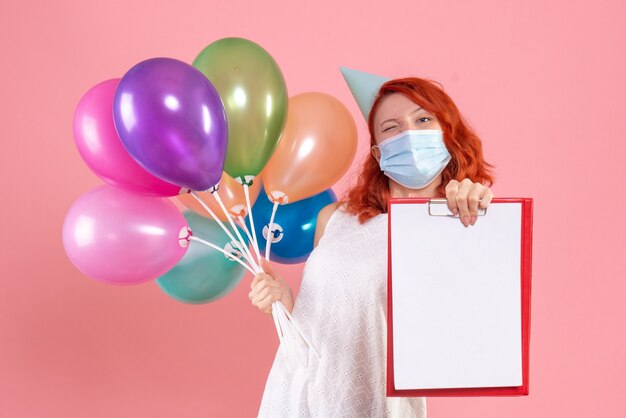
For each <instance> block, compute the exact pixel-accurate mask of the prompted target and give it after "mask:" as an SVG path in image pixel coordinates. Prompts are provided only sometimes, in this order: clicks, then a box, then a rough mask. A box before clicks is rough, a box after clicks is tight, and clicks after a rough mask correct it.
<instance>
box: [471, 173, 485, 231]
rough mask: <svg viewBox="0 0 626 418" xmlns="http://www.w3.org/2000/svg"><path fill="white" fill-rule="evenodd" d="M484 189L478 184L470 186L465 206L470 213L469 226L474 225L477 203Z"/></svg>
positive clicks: (476, 215)
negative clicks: (466, 205)
mask: <svg viewBox="0 0 626 418" xmlns="http://www.w3.org/2000/svg"><path fill="white" fill-rule="evenodd" d="M485 189H486V187H485V186H483V185H482V184H480V183H474V184H472V186H471V188H470V192H469V194H468V196H467V204H468V206H469V212H470V224H471V225H474V224H475V223H476V220H477V219H478V203H479V202H480V199H481V198H482V196H483V194H484V193H485Z"/></svg>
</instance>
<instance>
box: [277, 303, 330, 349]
mask: <svg viewBox="0 0 626 418" xmlns="http://www.w3.org/2000/svg"><path fill="white" fill-rule="evenodd" d="M284 313H285V315H286V316H287V319H288V320H289V323H291V324H292V325H293V326H294V328H295V329H296V331H297V332H298V334H300V337H302V339H303V340H304V342H305V343H306V344H307V345H308V346H309V347H310V348H311V350H313V352H314V353H315V354H316V355H317V357H318V358H319V357H321V356H320V354H319V353H318V352H317V350H316V349H315V348H314V347H313V344H311V342H310V341H309V340H308V338H307V337H305V335H304V333H303V332H302V330H301V329H300V327H299V326H298V324H297V322H296V320H295V319H293V316H291V314H290V313H289V311H288V310H287V309H284Z"/></svg>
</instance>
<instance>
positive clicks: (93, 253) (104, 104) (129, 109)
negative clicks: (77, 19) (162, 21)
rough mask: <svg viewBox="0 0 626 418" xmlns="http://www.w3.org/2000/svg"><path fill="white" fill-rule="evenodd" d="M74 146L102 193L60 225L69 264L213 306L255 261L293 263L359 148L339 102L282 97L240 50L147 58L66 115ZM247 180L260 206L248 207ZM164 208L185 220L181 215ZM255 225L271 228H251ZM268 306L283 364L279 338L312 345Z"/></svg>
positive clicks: (225, 47) (304, 252)
mask: <svg viewBox="0 0 626 418" xmlns="http://www.w3.org/2000/svg"><path fill="white" fill-rule="evenodd" d="M74 137H75V140H76V145H77V147H78V150H79V152H80V154H81V156H82V157H83V159H84V160H85V162H86V163H87V165H88V166H89V167H90V168H91V170H92V171H93V172H94V173H95V174H96V175H98V176H99V177H100V178H101V179H102V180H104V181H105V182H106V183H107V185H104V186H100V187H98V188H96V189H94V190H92V191H90V192H88V193H86V194H85V195H83V196H82V197H80V198H79V199H78V200H77V201H76V202H75V203H74V204H73V205H72V207H71V208H70V210H69V212H68V214H67V217H66V219H65V224H64V227H63V241H64V245H65V249H66V252H67V254H68V256H69V258H70V260H71V261H72V262H73V263H74V264H75V265H76V266H77V267H78V269H80V270H81V271H82V272H83V273H85V274H86V275H88V276H90V277H92V278H94V279H97V280H100V281H103V282H106V283H110V284H137V283H143V282H146V281H149V280H152V279H155V278H157V283H158V284H159V286H160V287H161V289H162V290H163V291H164V292H165V293H167V294H168V295H170V296H171V297H173V298H175V299H177V300H180V301H183V302H187V303H205V302H208V301H211V300H214V299H216V298H218V297H221V296H223V295H225V294H226V293H228V292H229V291H230V290H232V289H233V288H234V286H236V284H237V283H238V281H239V280H240V279H241V278H242V277H243V275H244V273H245V270H247V271H249V272H251V273H252V274H256V273H258V272H260V271H262V270H261V267H260V260H261V252H260V250H261V249H264V250H265V258H267V259H268V260H269V259H270V257H271V255H274V257H275V258H276V259H278V260H279V261H281V262H285V263H297V262H302V261H304V260H305V259H306V257H307V256H308V255H309V254H310V252H311V251H312V249H313V248H312V242H313V233H314V230H315V220H316V218H317V213H318V212H319V210H320V209H321V208H322V207H323V206H325V205H327V204H328V203H331V202H333V201H336V197H335V195H334V194H333V193H332V190H329V188H330V187H331V186H332V185H333V184H334V183H335V182H336V181H337V180H339V178H341V176H343V174H345V172H346V171H347V169H348V167H349V166H350V164H351V162H352V160H353V159H354V155H355V153H356V145H357V138H356V126H355V124H354V121H353V119H352V116H351V114H350V113H349V111H348V110H347V109H346V108H345V107H344V106H343V105H342V104H341V103H340V102H339V101H338V100H336V99H335V98H333V97H332V96H329V95H327V94H324V93H317V92H311V93H302V94H298V95H296V96H293V97H291V98H288V96H287V88H286V86H285V82H284V78H283V75H282V73H281V71H280V69H279V67H278V65H277V64H276V62H275V61H274V59H273V58H272V57H271V56H270V55H269V54H268V53H267V51H265V50H264V49H263V48H262V47H260V46H259V45H257V44H256V43H254V42H251V41H249V40H246V39H242V38H224V39H220V40H218V41H216V42H214V43H212V44H210V45H209V46H207V47H206V48H205V49H204V50H202V52H200V54H199V55H198V56H197V58H196V59H195V60H194V62H193V64H192V65H189V64H186V63H184V62H181V61H178V60H175V59H171V58H152V59H148V60H146V61H143V62H140V63H138V64H137V65H135V66H134V67H132V68H131V69H130V70H129V71H128V72H127V73H126V74H125V75H124V77H123V78H121V79H113V80H108V81H105V82H102V83H100V84H98V85H96V86H94V87H93V88H92V89H91V90H89V91H88V92H87V93H86V94H85V96H84V97H83V98H82V99H81V101H80V102H79V104H78V106H77V109H76V112H75V115H74ZM257 179H262V183H263V184H264V187H265V190H264V194H266V195H267V197H268V199H267V200H265V199H263V198H261V199H257V197H258V196H259V194H260V193H261V181H258V180H257ZM173 196H177V198H178V199H179V200H180V201H181V202H182V203H184V204H185V205H186V206H187V207H188V208H189V209H191V211H185V212H184V213H182V214H181V213H180V211H178V209H177V208H176V206H175V205H174V204H173V203H172V202H171V201H170V200H168V199H167V198H168V197H173ZM255 201H256V202H257V204H256V205H255V206H254V209H253V207H252V203H254V202H255ZM280 205H283V207H284V209H282V210H281V212H280V214H278V215H277V209H278V207H279V206H280ZM254 217H257V219H262V220H263V221H265V220H266V219H267V218H268V217H269V222H268V223H267V224H264V223H261V224H259V225H256V226H255V223H254ZM236 223H237V224H238V225H237V224H236ZM228 226H229V227H230V229H229V228H228ZM257 235H259V236H263V238H264V239H265V243H260V242H259V240H258V239H257ZM273 243H275V244H276V245H275V249H274V251H273V252H272V249H271V247H272V244H273ZM249 247H251V248H249ZM272 308H273V309H272V316H273V318H274V322H275V325H276V330H277V332H278V335H279V338H280V340H281V342H284V343H285V344H281V346H282V347H284V349H285V350H287V351H288V354H289V355H291V354H293V353H292V352H291V350H292V348H290V347H291V344H287V342H288V341H289V340H288V337H289V336H294V337H300V338H302V340H304V342H305V343H306V344H307V345H309V346H311V344H310V342H309V341H308V340H307V339H306V337H305V336H304V334H303V333H302V332H301V330H300V329H299V327H298V325H297V323H296V321H294V319H293V317H292V316H291V314H290V313H289V312H288V311H287V310H286V309H285V308H284V306H283V304H282V303H281V302H276V303H274V304H273V306H272ZM311 348H312V346H311ZM314 351H315V350H314Z"/></svg>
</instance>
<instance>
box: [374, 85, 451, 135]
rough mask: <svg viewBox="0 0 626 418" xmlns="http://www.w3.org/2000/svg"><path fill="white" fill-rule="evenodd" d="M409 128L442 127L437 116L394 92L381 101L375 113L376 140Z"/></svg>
mask: <svg viewBox="0 0 626 418" xmlns="http://www.w3.org/2000/svg"><path fill="white" fill-rule="evenodd" d="M409 129H441V126H440V125H439V121H438V120H437V118H436V117H435V116H434V115H432V114H431V113H429V112H427V111H426V110H424V109H422V108H421V107H420V106H419V105H418V104H416V103H414V102H412V101H411V100H410V99H408V98H407V97H406V96H404V95H403V94H400V93H392V94H390V95H388V96H386V97H385V98H383V99H382V100H381V102H380V106H378V109H377V111H376V114H375V115H374V140H375V141H376V144H380V143H381V142H383V141H384V140H385V139H387V138H391V137H392V136H395V135H398V134H399V133H400V132H404V131H406V130H409Z"/></svg>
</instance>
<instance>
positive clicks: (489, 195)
mask: <svg viewBox="0 0 626 418" xmlns="http://www.w3.org/2000/svg"><path fill="white" fill-rule="evenodd" d="M485 189H486V190H485V191H484V193H483V197H482V198H481V199H480V203H479V204H478V207H479V208H481V209H486V208H487V206H489V204H490V203H491V199H493V192H492V191H491V189H490V188H488V187H485Z"/></svg>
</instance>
